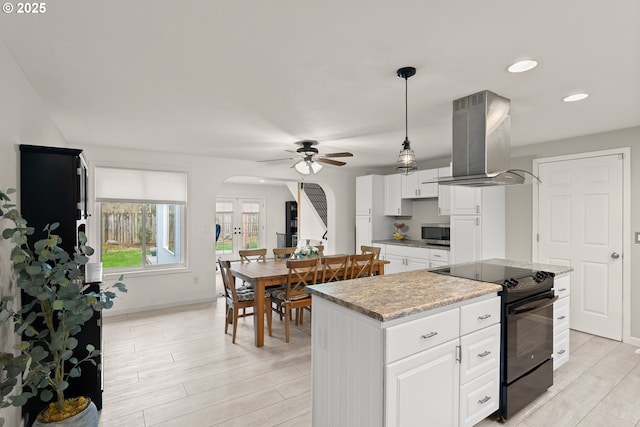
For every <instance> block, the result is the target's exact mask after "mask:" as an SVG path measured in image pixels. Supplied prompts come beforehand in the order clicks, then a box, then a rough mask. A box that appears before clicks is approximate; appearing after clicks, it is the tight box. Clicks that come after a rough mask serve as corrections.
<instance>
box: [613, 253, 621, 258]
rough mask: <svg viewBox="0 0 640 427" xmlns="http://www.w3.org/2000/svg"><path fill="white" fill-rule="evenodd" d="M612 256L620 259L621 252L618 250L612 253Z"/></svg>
mask: <svg viewBox="0 0 640 427" xmlns="http://www.w3.org/2000/svg"><path fill="white" fill-rule="evenodd" d="M611 258H613V259H618V258H620V254H619V253H618V252H614V253H612V254H611Z"/></svg>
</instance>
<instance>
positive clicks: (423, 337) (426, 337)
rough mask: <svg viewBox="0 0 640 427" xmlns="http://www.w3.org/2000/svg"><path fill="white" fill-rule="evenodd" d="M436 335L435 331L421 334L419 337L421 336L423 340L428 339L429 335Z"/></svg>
mask: <svg viewBox="0 0 640 427" xmlns="http://www.w3.org/2000/svg"><path fill="white" fill-rule="evenodd" d="M436 335H438V333H437V332H429V333H428V334H426V335H422V336H421V337H420V338H422V339H423V340H426V339H429V338H431V337H435V336H436Z"/></svg>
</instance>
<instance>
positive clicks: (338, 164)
mask: <svg viewBox="0 0 640 427" xmlns="http://www.w3.org/2000/svg"><path fill="white" fill-rule="evenodd" d="M314 160H315V161H316V162H318V163H326V164H328V165H334V166H344V165H346V163H345V162H341V161H339V160H331V159H324V158H321V157H317V158H315V159H314Z"/></svg>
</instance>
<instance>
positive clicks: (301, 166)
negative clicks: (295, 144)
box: [294, 161, 311, 175]
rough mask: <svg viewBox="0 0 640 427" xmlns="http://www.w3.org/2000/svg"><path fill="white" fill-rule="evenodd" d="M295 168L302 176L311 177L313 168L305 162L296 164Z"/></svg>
mask: <svg viewBox="0 0 640 427" xmlns="http://www.w3.org/2000/svg"><path fill="white" fill-rule="evenodd" d="M294 167H295V168H296V170H297V171H298V172H300V173H301V174H302V175H309V174H310V173H311V168H310V167H309V165H308V164H307V162H305V161H302V162H298V163H296V165H295V166H294Z"/></svg>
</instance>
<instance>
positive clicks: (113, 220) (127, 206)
mask: <svg viewBox="0 0 640 427" xmlns="http://www.w3.org/2000/svg"><path fill="white" fill-rule="evenodd" d="M95 181H96V201H97V202H99V203H100V224H101V243H102V248H101V260H102V266H103V268H104V269H105V270H106V269H118V270H127V271H131V270H142V269H148V268H161V267H168V266H172V267H174V266H176V265H184V264H185V254H184V250H183V248H185V247H186V243H185V233H184V230H185V211H186V207H185V205H186V174H185V173H181V172H159V171H146V170H134V169H116V168H102V167H98V168H96V171H95Z"/></svg>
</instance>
